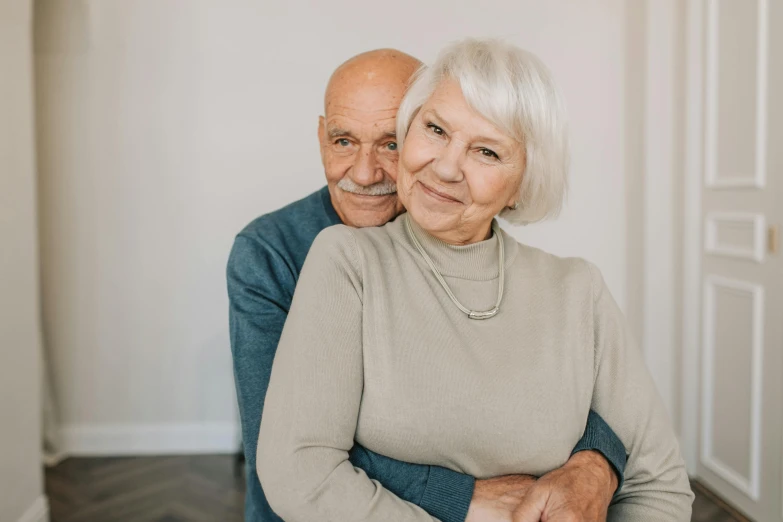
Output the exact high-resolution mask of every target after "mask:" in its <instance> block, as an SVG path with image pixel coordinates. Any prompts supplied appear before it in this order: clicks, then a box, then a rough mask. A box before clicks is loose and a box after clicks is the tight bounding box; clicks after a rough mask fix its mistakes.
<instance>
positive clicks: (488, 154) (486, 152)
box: [479, 148, 500, 159]
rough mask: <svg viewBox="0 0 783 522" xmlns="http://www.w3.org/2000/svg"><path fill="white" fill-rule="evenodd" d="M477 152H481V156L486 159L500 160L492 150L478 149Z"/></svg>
mask: <svg viewBox="0 0 783 522" xmlns="http://www.w3.org/2000/svg"><path fill="white" fill-rule="evenodd" d="M479 152H481V154H482V155H484V156H486V157H488V158H494V159H500V158H498V155H497V154H495V151H493V150H490V149H484V148H482V149H479Z"/></svg>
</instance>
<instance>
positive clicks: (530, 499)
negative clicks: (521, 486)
mask: <svg viewBox="0 0 783 522" xmlns="http://www.w3.org/2000/svg"><path fill="white" fill-rule="evenodd" d="M616 489H617V475H615V473H614V470H613V469H612V467H611V466H610V465H609V463H608V462H607V461H606V459H604V457H603V456H602V455H601V454H600V453H598V452H595V451H580V452H579V453H576V454H575V455H573V456H572V457H571V458H570V459H569V460H568V462H566V464H565V465H564V466H563V467H562V468H558V469H556V470H554V471H551V472H549V473H547V474H546V475H544V476H543V477H541V478H540V479H538V480H537V481H536V482H535V484H533V486H531V487H530V489H528V491H527V494H526V495H525V496H524V498H523V499H522V501H521V502H520V504H519V507H517V509H516V510H515V511H514V515H513V519H512V520H513V522H576V521H580V522H605V521H606V515H607V511H608V509H609V503H610V502H611V501H612V496H613V495H614V492H615V490H616Z"/></svg>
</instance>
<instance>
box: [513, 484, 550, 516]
mask: <svg viewBox="0 0 783 522" xmlns="http://www.w3.org/2000/svg"><path fill="white" fill-rule="evenodd" d="M546 501H547V495H543V494H541V493H540V492H539V491H538V490H536V488H531V489H530V491H529V492H528V494H527V495H526V496H525V498H524V499H522V502H520V503H519V506H517V508H516V509H515V510H514V514H513V516H512V520H513V522H540V520H541V516H542V515H543V514H544V508H545V507H546Z"/></svg>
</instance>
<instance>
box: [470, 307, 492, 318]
mask: <svg viewBox="0 0 783 522" xmlns="http://www.w3.org/2000/svg"><path fill="white" fill-rule="evenodd" d="M497 313H498V307H497V306H496V307H494V308H493V309H492V310H487V311H486V312H474V311H473V310H471V311H470V313H469V314H468V317H470V318H471V319H477V320H482V319H489V318H490V317H495V316H496V315H497Z"/></svg>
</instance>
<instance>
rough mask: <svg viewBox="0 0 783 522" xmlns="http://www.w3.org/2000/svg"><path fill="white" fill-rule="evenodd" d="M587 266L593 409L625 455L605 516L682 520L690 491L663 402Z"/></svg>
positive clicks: (690, 498)
mask: <svg viewBox="0 0 783 522" xmlns="http://www.w3.org/2000/svg"><path fill="white" fill-rule="evenodd" d="M590 271H591V276H592V284H593V322H594V323H593V324H594V336H595V339H594V342H595V358H596V359H595V387H594V390H593V400H592V408H593V409H594V410H595V411H596V412H597V413H598V414H599V415H601V416H602V417H603V418H604V419H606V422H607V423H608V424H609V425H610V426H612V428H613V429H614V431H615V433H617V435H618V436H619V437H620V440H622V441H623V444H624V445H625V447H626V452H627V454H628V461H627V465H626V468H625V482H624V484H623V487H622V489H621V490H620V491H619V492H618V493H617V495H616V496H615V498H614V501H613V502H612V505H611V506H610V507H609V516H608V520H609V521H627V520H634V521H636V522H653V521H660V520H667V521H682V522H687V521H689V520H690V519H691V504H692V502H693V493H692V492H691V488H690V484H689V482H688V475H687V473H686V471H685V463H684V461H683V459H682V456H681V454H680V448H679V444H678V442H677V438H676V436H675V434H674V430H673V429H672V426H671V423H670V421H669V418H668V414H667V413H666V410H665V408H664V406H663V401H662V400H661V398H660V395H659V394H658V391H657V389H656V387H655V384H654V383H653V380H652V377H651V376H650V373H649V372H648V370H647V368H646V366H645V364H644V361H643V359H642V354H641V351H640V350H639V349H638V348H637V347H636V346H635V344H634V343H633V341H632V338H631V335H630V333H629V331H628V326H627V323H626V321H625V318H624V316H623V314H622V312H621V311H620V309H619V307H618V306H617V304H616V303H615V301H614V299H613V298H612V295H611V294H610V292H609V289H608V288H607V287H606V284H605V283H604V280H603V278H602V277H601V274H600V272H599V271H598V269H597V268H596V267H595V266H593V265H590Z"/></svg>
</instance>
